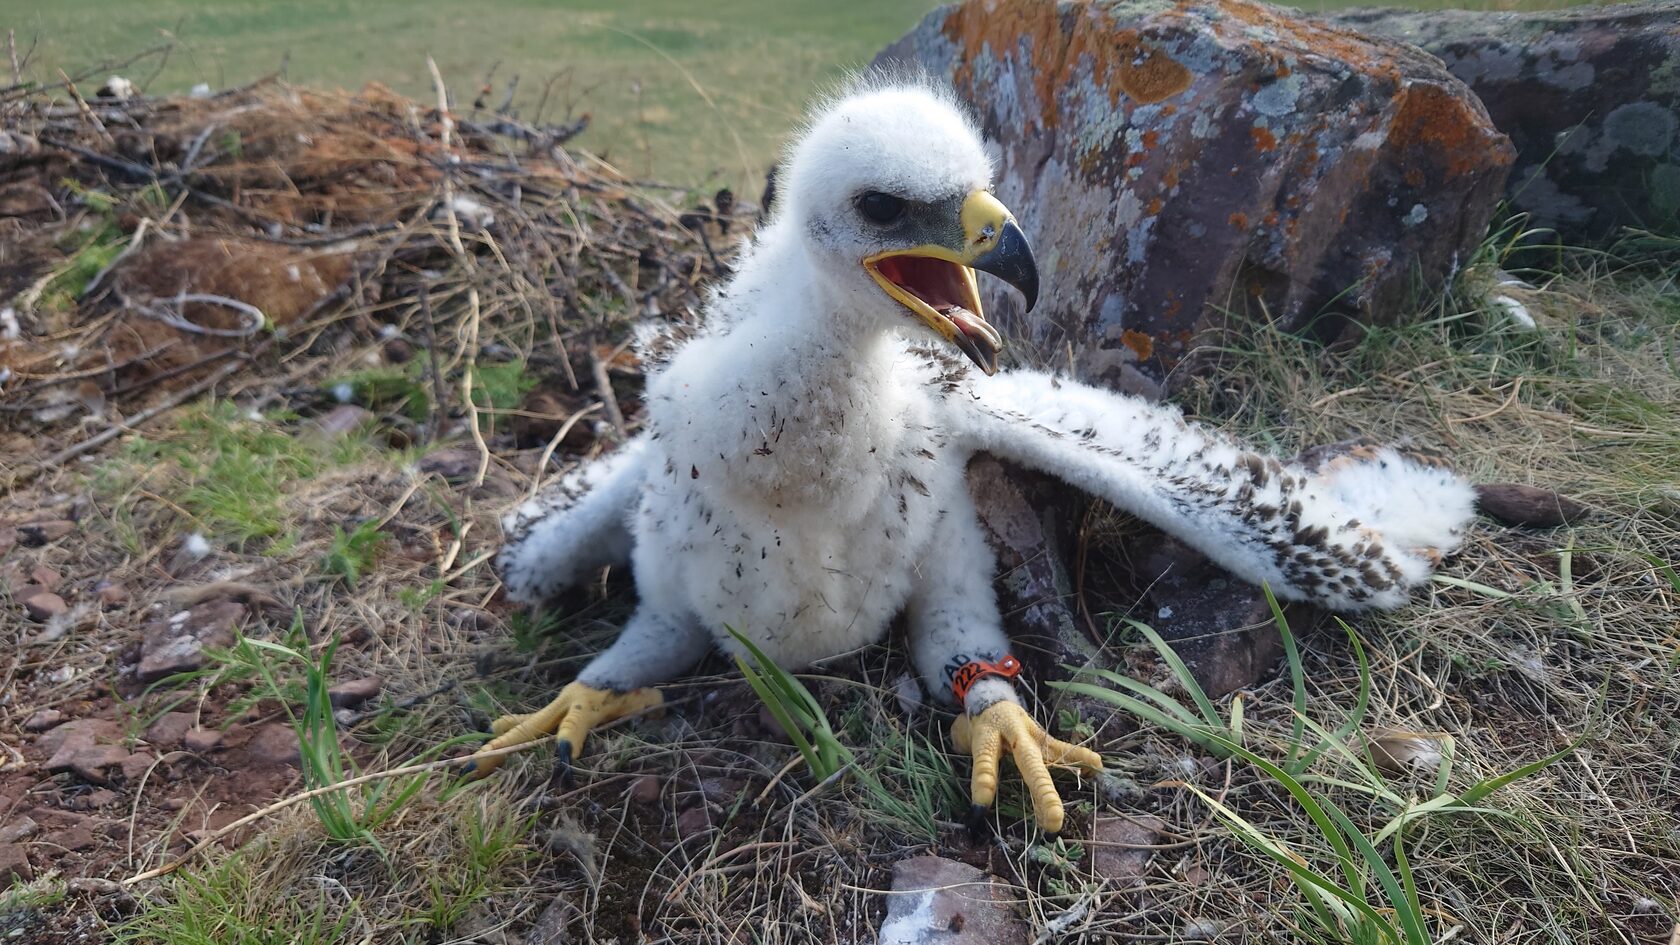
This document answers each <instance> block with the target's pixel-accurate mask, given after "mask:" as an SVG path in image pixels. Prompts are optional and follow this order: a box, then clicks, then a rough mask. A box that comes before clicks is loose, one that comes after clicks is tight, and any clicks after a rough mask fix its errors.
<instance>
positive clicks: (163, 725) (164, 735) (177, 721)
mask: <svg viewBox="0 0 1680 945" xmlns="http://www.w3.org/2000/svg"><path fill="white" fill-rule="evenodd" d="M197 725H198V717H197V716H195V715H194V714H193V713H191V712H165V713H164V714H162V715H160V716H158V720H157V721H156V722H153V723H152V724H151V727H149V728H147V729H146V741H147V742H148V743H150V744H151V746H152V747H154V748H161V749H164V750H168V749H171V748H174V747H175V746H176V745H179V744H181V739H182V737H183V736H185V735H186V734H187V732H189V731H191V730H192V729H193V728H195V727H196V726H197Z"/></svg>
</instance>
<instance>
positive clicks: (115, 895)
mask: <svg viewBox="0 0 1680 945" xmlns="http://www.w3.org/2000/svg"><path fill="white" fill-rule="evenodd" d="M65 889H67V890H68V891H69V893H70V895H72V896H85V897H87V898H89V899H119V900H122V901H124V902H128V901H132V900H133V898H134V897H133V896H132V895H130V894H129V891H128V890H127V889H124V888H123V884H122V883H119V882H117V881H116V880H114V879H100V878H99V877H97V876H78V877H76V878H75V879H72V880H70V882H69V883H67V884H66V885H65Z"/></svg>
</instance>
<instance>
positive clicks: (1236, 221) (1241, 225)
mask: <svg viewBox="0 0 1680 945" xmlns="http://www.w3.org/2000/svg"><path fill="white" fill-rule="evenodd" d="M1229 222H1230V224H1231V225H1232V226H1234V227H1236V228H1237V229H1239V230H1246V229H1248V214H1246V213H1233V214H1231V218H1230V220H1229Z"/></svg>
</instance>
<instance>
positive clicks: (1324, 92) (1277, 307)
mask: <svg viewBox="0 0 1680 945" xmlns="http://www.w3.org/2000/svg"><path fill="white" fill-rule="evenodd" d="M877 62H881V63H891V62H908V63H912V64H914V65H916V66H919V67H921V68H925V69H927V70H928V71H930V72H931V73H932V74H933V75H934V76H936V77H938V78H940V79H947V80H949V81H950V82H951V83H952V85H953V86H954V87H955V89H956V90H957V93H958V95H960V96H961V97H963V98H965V99H966V100H968V101H969V102H971V103H972V104H973V106H974V108H975V111H976V113H977V115H978V116H979V118H980V120H981V124H982V126H983V128H984V130H985V131H986V133H987V135H988V136H989V137H991V138H992V139H993V140H995V141H997V142H998V143H999V146H1000V161H999V173H998V178H997V192H998V196H999V197H1000V198H1001V199H1002V200H1003V202H1004V203H1006V204H1008V205H1009V206H1010V207H1011V208H1013V209H1014V210H1015V212H1016V213H1017V214H1018V215H1019V216H1020V218H1021V224H1022V227H1023V228H1024V229H1025V230H1026V231H1027V235H1028V236H1029V238H1030V239H1031V240H1032V243H1033V245H1034V246H1036V247H1039V252H1040V259H1039V266H1040V270H1041V272H1042V280H1043V281H1042V286H1041V290H1040V292H1039V306H1038V308H1037V309H1036V310H1035V312H1034V313H1033V315H1032V316H1031V317H1026V316H1025V315H1024V313H1023V312H1022V309H1021V302H1020V300H1019V299H1018V298H1017V297H1016V296H1013V295H1011V294H1010V293H1009V292H1008V291H1005V290H1004V289H1003V288H1001V287H1000V284H999V283H998V282H997V280H991V281H990V282H987V283H983V286H984V288H985V295H986V297H985V299H984V301H985V302H986V305H987V311H988V313H989V316H990V317H991V320H992V321H993V322H994V323H995V324H996V325H997V326H998V328H999V330H1000V331H1001V332H1002V333H1003V335H1004V337H1005V338H1006V339H1008V341H1009V343H1010V344H1011V346H1014V347H1015V348H1016V350H1018V351H1022V352H1024V353H1025V354H1024V357H1023V359H1024V360H1026V361H1029V362H1032V361H1037V362H1039V363H1052V364H1058V365H1061V364H1067V363H1068V362H1069V360H1070V348H1071V360H1072V369H1073V371H1074V373H1075V374H1076V375H1077V376H1079V377H1080V378H1081V379H1082V380H1086V381H1090V382H1094V383H1099V384H1102V385H1104V386H1109V387H1114V388H1117V389H1120V390H1126V391H1131V392H1134V393H1139V394H1143V395H1145V396H1159V395H1160V394H1161V393H1162V392H1163V390H1165V389H1166V388H1168V387H1170V385H1171V383H1172V382H1176V381H1177V380H1179V379H1181V378H1183V377H1185V376H1187V375H1189V374H1192V373H1195V372H1197V371H1199V370H1206V369H1208V368H1209V367H1210V360H1211V359H1210V358H1208V357H1202V356H1193V354H1192V353H1193V352H1194V351H1196V350H1197V347H1198V343H1199V342H1200V341H1201V340H1203V339H1204V338H1205V337H1206V336H1207V332H1208V331H1209V330H1211V329H1215V328H1218V327H1220V326H1222V325H1224V324H1225V323H1226V322H1227V321H1228V315H1227V314H1226V313H1230V312H1235V313H1237V315H1238V317H1239V318H1240V317H1243V316H1244V315H1245V314H1246V315H1248V316H1252V317H1255V318H1263V319H1264V321H1265V322H1267V323H1269V324H1271V325H1273V326H1275V327H1276V328H1278V329H1281V330H1285V331H1300V332H1305V333H1307V334H1310V335H1311V336H1313V337H1316V338H1318V339H1321V340H1325V341H1330V340H1336V339H1340V338H1342V337H1344V336H1345V335H1349V334H1353V333H1356V332H1357V329H1356V328H1354V327H1352V326H1353V323H1383V322H1390V321H1394V320H1397V319H1400V318H1403V317H1407V316H1408V315H1410V314H1413V313H1416V312H1420V311H1424V310H1426V308H1427V307H1426V306H1419V305H1415V304H1413V302H1414V296H1415V293H1416V290H1417V289H1419V288H1420V287H1421V288H1424V289H1433V288H1436V287H1439V286H1440V285H1441V284H1442V283H1443V282H1444V281H1445V280H1446V279H1447V278H1449V277H1450V276H1451V274H1452V272H1453V270H1454V268H1455V267H1456V266H1458V265H1459V264H1461V263H1462V262H1463V261H1464V260H1466V259H1468V258H1469V257H1470V255H1471V253H1472V252H1473V251H1474V250H1475V248H1476V247H1477V245H1478V244H1479V243H1480V241H1481V240H1482V238H1483V236H1484V234H1485V232H1486V229H1487V224H1488V221H1489V219H1490V218H1491V216H1492V214H1493V210H1494V205H1495V203H1496V201H1497V200H1498V199H1499V197H1500V195H1501V193H1502V189H1503V186H1504V182H1505V177H1506V174H1507V172H1508V170H1509V168H1510V165H1511V161H1512V159H1513V151H1512V149H1511V147H1510V144H1509V142H1508V141H1507V140H1506V138H1505V136H1504V135H1502V134H1500V133H1499V132H1497V131H1496V130H1495V129H1494V127H1493V125H1492V124H1491V123H1490V122H1489V120H1488V117H1487V113H1486V112H1485V111H1484V109H1483V108H1482V106H1481V103H1480V102H1478V101H1477V100H1476V98H1475V96H1474V95H1472V94H1471V93H1470V91H1469V90H1468V89H1467V88H1466V87H1465V86H1464V84H1463V83H1462V82H1460V81H1459V80H1458V79H1457V78H1455V77H1453V76H1452V75H1451V74H1450V73H1448V72H1447V71H1446V69H1444V68H1443V67H1442V65H1441V64H1440V62H1439V61H1438V60H1436V59H1435V58H1434V57H1432V56H1429V55H1427V54H1425V53H1422V52H1421V51H1419V50H1417V49H1416V48H1414V47H1411V46H1408V45H1405V44H1402V43H1397V42H1393V41H1390V40H1384V39H1373V38H1368V37H1365V36H1362V35H1360V34H1358V33H1355V32H1353V31H1352V30H1348V29H1345V28H1338V27H1334V26H1330V25H1327V24H1325V23H1323V22H1322V21H1319V20H1316V19H1313V18H1310V17H1307V16H1305V15H1302V14H1298V13H1294V12H1291V11H1289V10H1286V9H1283V8H1279V7H1274V6H1271V5H1269V4H1264V3H1259V2H1254V0H1191V2H1185V3H1178V4H1167V3H1158V2H1148V0H1096V2H1071V0H1062V2H1058V3H1053V4H1052V3H1048V2H1044V0H988V2H980V0H974V2H969V3H964V4H958V5H954V6H946V7H941V8H939V9H938V10H935V11H934V12H933V13H931V14H929V15H928V17H927V18H926V19H924V20H923V21H922V23H921V24H920V25H919V26H917V27H915V28H914V29H913V30H912V31H911V32H910V33H909V34H908V35H907V36H905V37H904V38H903V39H901V40H899V41H898V42H897V43H896V44H894V45H893V46H891V47H889V48H888V49H887V50H886V51H884V52H883V53H882V54H881V55H880V56H879V57H878V58H877Z"/></svg>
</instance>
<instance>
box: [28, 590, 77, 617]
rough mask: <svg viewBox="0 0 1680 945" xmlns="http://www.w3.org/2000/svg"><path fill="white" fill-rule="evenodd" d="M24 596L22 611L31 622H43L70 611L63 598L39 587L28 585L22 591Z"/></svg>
mask: <svg viewBox="0 0 1680 945" xmlns="http://www.w3.org/2000/svg"><path fill="white" fill-rule="evenodd" d="M31 590H32V591H33V592H31ZM24 594H25V596H24V597H23V609H24V611H25V612H26V613H28V614H29V619H31V620H38V621H42V622H45V621H48V620H51V619H52V618H54V617H57V616H58V615H59V614H62V613H64V612H66V611H68V610H69V609H70V605H69V604H66V603H65V602H64V598H62V597H60V596H58V595H57V594H54V593H53V592H51V591H49V590H47V589H46V588H44V587H40V586H39V585H30V587H29V588H25V589H24Z"/></svg>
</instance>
